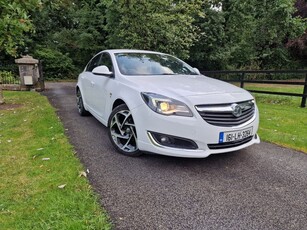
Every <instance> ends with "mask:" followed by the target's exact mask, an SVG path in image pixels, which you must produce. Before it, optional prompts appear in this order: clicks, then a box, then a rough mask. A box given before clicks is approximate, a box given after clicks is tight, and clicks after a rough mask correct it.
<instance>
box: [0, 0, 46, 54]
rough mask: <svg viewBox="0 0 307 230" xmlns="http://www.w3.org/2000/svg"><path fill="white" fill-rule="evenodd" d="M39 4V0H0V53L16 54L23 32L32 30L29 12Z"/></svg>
mask: <svg viewBox="0 0 307 230" xmlns="http://www.w3.org/2000/svg"><path fill="white" fill-rule="evenodd" d="M40 6H41V5H40V1H39V0H27V1H22V0H0V9H1V11H0V54H1V53H2V52H3V53H7V54H9V55H12V56H16V55H17V47H18V46H19V45H23V44H24V39H23V37H24V34H25V32H33V24H32V21H31V18H30V12H32V11H34V10H38V9H39V8H40Z"/></svg>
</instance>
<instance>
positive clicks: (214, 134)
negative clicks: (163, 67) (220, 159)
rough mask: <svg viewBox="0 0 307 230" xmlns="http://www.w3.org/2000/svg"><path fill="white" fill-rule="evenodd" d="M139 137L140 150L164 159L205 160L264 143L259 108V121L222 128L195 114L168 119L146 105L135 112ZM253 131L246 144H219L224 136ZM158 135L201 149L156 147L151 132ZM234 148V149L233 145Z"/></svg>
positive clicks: (257, 113)
mask: <svg viewBox="0 0 307 230" xmlns="http://www.w3.org/2000/svg"><path fill="white" fill-rule="evenodd" d="M131 112H132V115H133V118H134V122H135V125H136V130H137V135H138V147H139V149H140V150H142V151H146V152H152V153H157V154H161V155H168V156H177V157H191V158H205V157H208V156H209V155H211V154H218V153H226V152H232V151H236V150H240V149H242V148H246V147H248V146H250V145H253V144H255V143H260V138H259V136H258V135H257V130H258V125H259V112H258V109H257V107H256V108H255V117H254V119H253V120H251V121H250V122H247V123H245V124H244V126H238V127H219V126H213V125H210V124H208V123H207V122H206V121H204V120H203V119H202V117H201V116H200V115H199V114H198V113H197V112H194V116H193V117H181V116H164V115H160V114H157V113H154V112H153V111H151V110H150V109H149V108H148V107H147V106H146V105H142V106H140V107H138V108H135V109H134V110H132V111H131ZM248 127H252V128H253V133H252V135H251V138H250V139H248V140H247V139H245V140H242V142H241V143H239V142H238V143H235V142H234V143H228V144H230V145H228V146H227V145H226V144H225V145H224V146H223V144H220V143H219V134H220V132H231V131H234V130H238V129H240V130H243V129H245V128H248ZM149 131H150V132H156V133H161V134H166V135H171V136H176V137H180V138H184V139H188V140H191V141H193V142H195V143H196V144H197V146H198V148H197V149H184V148H173V147H168V146H163V145H159V144H157V143H155V141H153V139H152V138H151V137H150V135H148V132H149ZM231 144H233V145H231Z"/></svg>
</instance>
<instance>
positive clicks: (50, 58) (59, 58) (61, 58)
mask: <svg viewBox="0 0 307 230" xmlns="http://www.w3.org/2000/svg"><path fill="white" fill-rule="evenodd" d="M35 57H36V58H38V59H40V60H41V61H42V64H43V73H44V77H45V79H49V80H50V79H71V78H75V76H76V67H75V66H74V65H73V62H72V59H71V58H69V57H68V55H66V54H63V53H61V52H60V51H58V50H54V49H50V48H41V49H38V50H36V51H35Z"/></svg>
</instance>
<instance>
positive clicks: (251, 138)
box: [76, 50, 260, 158]
mask: <svg viewBox="0 0 307 230" xmlns="http://www.w3.org/2000/svg"><path fill="white" fill-rule="evenodd" d="M76 95H77V107H78V111H79V114H80V115H81V116H85V115H87V114H89V113H90V114H92V115H93V116H94V117H95V118H96V119H97V120H99V121H100V122H101V123H102V124H103V125H105V126H106V127H107V128H108V135H109V138H110V141H111V143H112V144H113V146H114V147H115V149H116V150H117V151H118V152H119V153H122V154H124V155H127V156H139V155H141V154H142V153H144V152H150V153H156V154H162V155H168V156H176V157H193V158H204V157H207V156H209V155H211V154H218V153H225V152H231V151H236V150H239V149H242V148H246V147H248V146H250V145H252V144H254V143H259V142H260V139H259V136H258V135H257V130H258V124H259V113H258V108H257V106H256V103H255V100H254V98H253V96H252V95H251V94H250V93H249V92H247V91H245V90H244V89H241V88H239V87H236V86H234V85H231V84H229V83H226V82H223V81H219V80H216V79H212V78H209V77H206V76H204V75H201V74H200V72H199V71H198V70H197V69H196V68H192V67H191V66H189V65H188V64H186V63H185V62H183V61H181V60H180V59H178V58H176V57H174V56H171V55H168V54H164V53H159V52H153V51H144V50H105V51H101V52H99V53H98V54H96V55H95V56H94V57H93V58H92V59H91V60H90V61H89V63H88V64H87V65H86V67H85V69H84V71H83V72H82V73H81V74H80V75H79V77H78V83H77V86H76ZM101 141H102V140H101Z"/></svg>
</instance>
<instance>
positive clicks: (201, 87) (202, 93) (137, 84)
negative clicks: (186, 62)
mask: <svg viewBox="0 0 307 230" xmlns="http://www.w3.org/2000/svg"><path fill="white" fill-rule="evenodd" d="M126 80H128V81H129V83H130V84H132V85H133V87H134V88H136V89H137V90H138V91H139V92H154V93H157V94H161V95H164V96H168V97H172V98H174V99H180V100H183V101H186V100H188V101H190V102H191V103H193V104H202V103H210V104H211V103H213V102H214V103H228V102H229V103H230V102H234V101H243V100H250V99H252V98H253V97H252V96H251V95H250V93H248V92H247V91H246V90H244V89H241V88H239V87H237V86H234V85H232V84H229V83H226V82H223V81H220V80H216V79H213V78H209V77H205V76H203V75H163V76H131V77H127V78H126ZM129 83H128V84H129Z"/></svg>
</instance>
